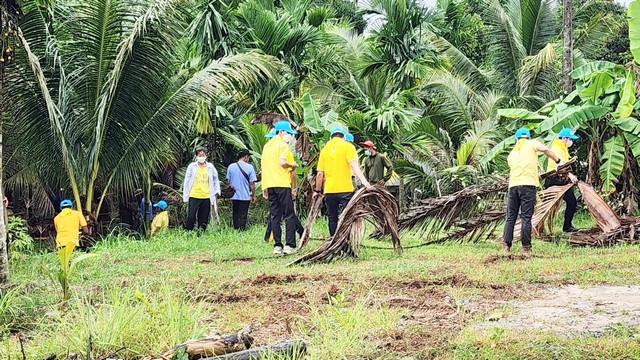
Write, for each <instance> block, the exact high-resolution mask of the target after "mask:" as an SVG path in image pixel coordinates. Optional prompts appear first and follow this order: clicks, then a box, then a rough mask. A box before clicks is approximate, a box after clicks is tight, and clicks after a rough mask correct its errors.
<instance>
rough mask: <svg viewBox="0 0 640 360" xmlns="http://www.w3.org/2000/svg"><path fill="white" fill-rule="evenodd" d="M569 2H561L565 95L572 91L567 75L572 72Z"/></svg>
mask: <svg viewBox="0 0 640 360" xmlns="http://www.w3.org/2000/svg"><path fill="white" fill-rule="evenodd" d="M571 5H572V1H571V0H562V6H563V8H564V11H563V19H562V24H563V30H562V38H563V44H562V45H563V49H564V52H563V59H562V87H563V90H564V92H565V93H567V94H568V93H570V92H571V91H572V90H573V81H571V76H570V75H569V74H570V73H571V71H572V70H573V14H572V9H571Z"/></svg>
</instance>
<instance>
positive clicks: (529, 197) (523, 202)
mask: <svg viewBox="0 0 640 360" xmlns="http://www.w3.org/2000/svg"><path fill="white" fill-rule="evenodd" d="M535 206H536V187H535V186H513V187H510V188H509V200H508V201H507V221H506V223H505V224H504V233H503V234H502V237H503V239H504V243H505V244H507V246H509V247H511V244H512V243H513V227H514V226H515V224H516V220H517V219H518V213H520V223H521V226H520V240H521V241H522V246H531V218H532V217H533V208H534V207H535Z"/></svg>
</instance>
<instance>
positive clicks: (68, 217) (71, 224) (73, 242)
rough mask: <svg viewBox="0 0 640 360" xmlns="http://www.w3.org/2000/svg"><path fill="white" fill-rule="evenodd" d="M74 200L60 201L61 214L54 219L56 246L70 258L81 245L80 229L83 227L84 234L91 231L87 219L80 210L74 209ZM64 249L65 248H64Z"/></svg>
mask: <svg viewBox="0 0 640 360" xmlns="http://www.w3.org/2000/svg"><path fill="white" fill-rule="evenodd" d="M72 207H73V202H72V201H71V200H69V199H65V200H62V201H61V202H60V209H61V211H60V214H58V215H57V216H56V217H55V218H54V219H53V224H54V226H55V228H56V247H57V249H58V251H64V252H65V253H66V257H65V258H66V259H67V260H68V259H69V257H70V256H71V253H72V252H73V249H75V247H76V246H79V245H80V236H79V235H78V231H79V230H80V229H82V232H83V233H84V234H88V233H89V229H88V228H87V221H86V220H85V218H84V216H83V215H82V213H81V212H80V211H76V210H73V209H72ZM63 249H64V250H63Z"/></svg>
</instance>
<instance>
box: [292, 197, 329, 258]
mask: <svg viewBox="0 0 640 360" xmlns="http://www.w3.org/2000/svg"><path fill="white" fill-rule="evenodd" d="M323 200H324V196H322V195H320V196H318V197H315V198H313V200H311V206H310V207H309V212H308V213H307V222H306V223H305V224H304V232H303V233H302V237H300V245H298V249H302V248H303V247H304V246H305V245H307V243H308V242H309V238H310V237H311V230H312V229H313V224H315V222H316V220H317V219H318V216H319V215H320V210H321V209H322V201H323Z"/></svg>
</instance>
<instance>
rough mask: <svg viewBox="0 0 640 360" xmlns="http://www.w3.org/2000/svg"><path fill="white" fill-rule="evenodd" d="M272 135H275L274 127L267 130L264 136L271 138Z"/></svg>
mask: <svg viewBox="0 0 640 360" xmlns="http://www.w3.org/2000/svg"><path fill="white" fill-rule="evenodd" d="M274 136H276V129H271V130H269V132H268V133H267V134H266V135H265V136H264V137H266V138H267V139H271V138H272V137H274Z"/></svg>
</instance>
